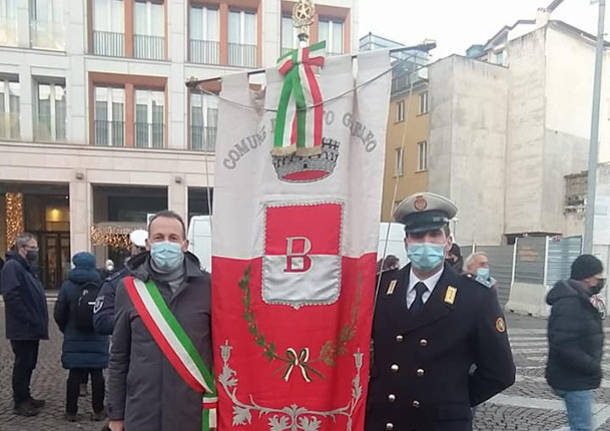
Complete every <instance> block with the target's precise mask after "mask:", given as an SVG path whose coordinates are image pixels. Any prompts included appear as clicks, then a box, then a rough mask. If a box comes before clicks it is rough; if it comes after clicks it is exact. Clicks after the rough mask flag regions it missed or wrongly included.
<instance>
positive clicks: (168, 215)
mask: <svg viewBox="0 0 610 431" xmlns="http://www.w3.org/2000/svg"><path fill="white" fill-rule="evenodd" d="M160 217H163V218H173V219H176V220H178V221H179V222H180V225H181V226H182V237H183V238H184V239H186V225H185V224H184V220H182V217H180V214H178V213H176V212H174V211H171V210H164V211H159V212H158V213H156V214H155V215H154V216H152V218H151V219H150V222H149V223H148V236H149V237H150V227H151V226H152V224H153V222H154V221H155V220H156V219H158V218H160Z"/></svg>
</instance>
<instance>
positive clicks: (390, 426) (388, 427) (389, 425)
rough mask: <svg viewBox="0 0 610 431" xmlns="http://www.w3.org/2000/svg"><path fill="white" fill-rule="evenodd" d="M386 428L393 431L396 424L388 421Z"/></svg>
mask: <svg viewBox="0 0 610 431" xmlns="http://www.w3.org/2000/svg"><path fill="white" fill-rule="evenodd" d="M385 429H387V430H388V431H392V430H393V429H394V424H393V423H392V422H388V423H387V424H385Z"/></svg>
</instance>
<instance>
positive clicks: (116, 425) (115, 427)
mask: <svg viewBox="0 0 610 431" xmlns="http://www.w3.org/2000/svg"><path fill="white" fill-rule="evenodd" d="M123 425H124V421H110V422H109V423H108V428H110V431H124V430H125V427H124V426H123Z"/></svg>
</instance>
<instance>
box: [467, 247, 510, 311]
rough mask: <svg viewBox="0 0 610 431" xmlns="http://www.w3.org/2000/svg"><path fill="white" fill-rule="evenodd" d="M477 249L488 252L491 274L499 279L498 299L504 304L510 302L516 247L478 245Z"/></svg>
mask: <svg viewBox="0 0 610 431" xmlns="http://www.w3.org/2000/svg"><path fill="white" fill-rule="evenodd" d="M476 251H481V252H484V253H485V254H487V257H488V259H489V271H490V273H491V276H492V277H493V278H495V279H496V280H497V281H498V299H499V300H500V304H501V305H502V306H504V304H506V303H507V302H508V297H509V295H510V286H511V284H512V279H513V257H514V251H515V247H514V246H512V245H498V246H478V247H476Z"/></svg>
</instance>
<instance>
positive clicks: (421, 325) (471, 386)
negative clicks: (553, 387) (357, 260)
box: [366, 193, 515, 431]
mask: <svg viewBox="0 0 610 431" xmlns="http://www.w3.org/2000/svg"><path fill="white" fill-rule="evenodd" d="M456 213H457V208H456V206H455V205H454V204H453V202H451V201H450V200H448V199H446V198H444V197H443V196H439V195H435V194H433V193H418V194H415V195H412V196H410V197H408V198H407V199H405V200H404V201H403V202H401V203H400V205H399V206H398V208H397V210H396V212H395V214H394V218H395V219H396V221H398V222H400V223H403V224H404V225H405V232H406V238H405V244H406V247H407V256H408V257H409V259H410V261H411V263H410V264H409V265H407V266H405V267H404V268H402V269H400V270H394V271H388V272H386V273H383V274H382V276H381V282H380V285H379V291H378V295H377V302H376V309H375V318H374V324H373V342H374V357H373V363H372V367H371V380H370V383H369V395H368V402H367V417H366V431H384V430H385V431H470V430H472V414H471V407H473V406H476V405H477V404H479V403H482V402H483V401H485V400H487V399H489V398H491V397H492V396H494V395H495V394H497V393H499V392H501V391H502V390H504V389H506V388H507V387H509V386H510V385H512V384H513V383H514V381H515V365H514V363H513V358H512V354H511V350H510V345H509V342H508V336H507V334H506V323H505V321H504V316H503V314H502V311H501V310H500V306H499V304H498V301H497V299H496V292H495V290H494V289H489V288H487V287H485V286H483V285H481V284H479V283H477V282H476V281H475V280H474V279H471V278H468V277H466V276H462V275H458V274H457V273H456V272H455V271H454V270H453V269H452V268H451V267H450V266H449V265H448V264H446V263H444V256H445V253H446V252H447V250H449V248H450V247H451V239H450V237H449V226H448V222H449V220H450V219H451V218H453V217H454V216H455V214H456ZM473 365H474V366H476V368H475V367H474V366H473ZM471 368H472V369H474V372H471V373H469V370H471Z"/></svg>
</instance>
